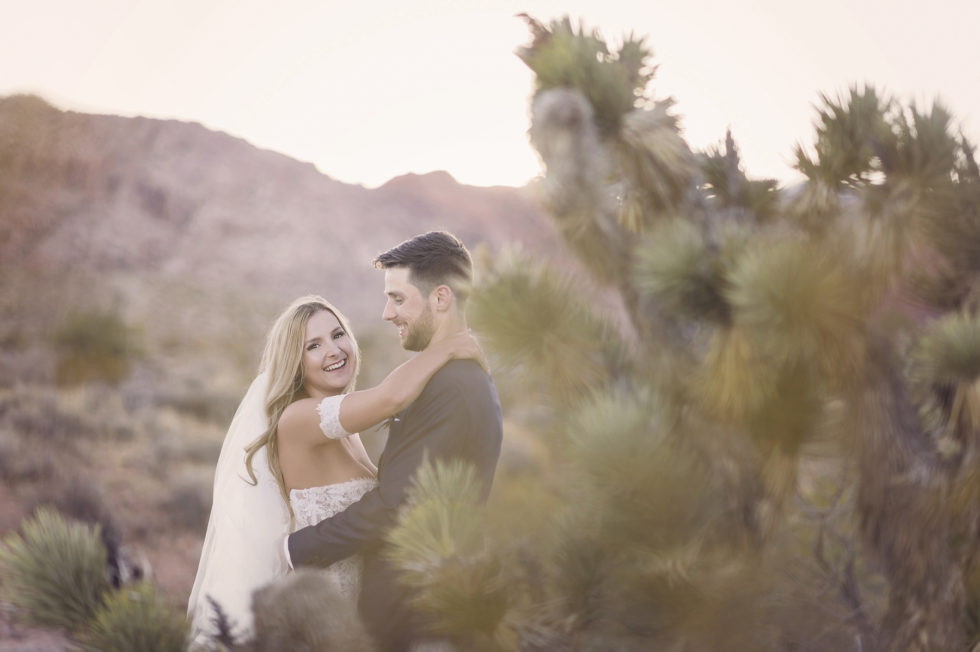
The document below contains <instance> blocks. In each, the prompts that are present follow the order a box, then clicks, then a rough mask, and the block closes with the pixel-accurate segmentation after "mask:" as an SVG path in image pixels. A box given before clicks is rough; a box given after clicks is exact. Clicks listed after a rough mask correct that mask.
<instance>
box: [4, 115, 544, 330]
mask: <svg viewBox="0 0 980 652" xmlns="http://www.w3.org/2000/svg"><path fill="white" fill-rule="evenodd" d="M431 229H447V230H450V231H452V232H454V233H456V234H457V235H459V236H460V237H461V238H462V239H463V240H464V241H465V242H466V243H467V245H468V246H469V247H470V248H471V250H474V249H479V248H480V247H481V245H482V246H486V247H487V248H489V250H490V251H497V250H499V248H500V247H502V246H503V245H505V244H506V243H509V242H519V243H521V244H522V245H523V246H524V247H525V248H527V249H528V250H530V251H534V252H539V253H542V254H548V253H553V252H555V251H556V250H557V245H556V238H555V235H554V232H553V230H552V228H551V225H550V224H549V222H548V219H547V217H546V216H545V214H544V213H543V211H542V209H541V208H540V207H539V205H538V204H537V203H536V201H535V200H534V198H533V196H532V193H531V191H530V190H528V189H526V188H524V189H519V188H508V187H491V188H482V187H474V186H466V185H461V184H459V183H457V182H456V181H455V180H454V179H453V178H452V177H451V176H450V175H449V174H448V173H445V172H433V173H431V174H425V175H414V174H409V175H405V176H401V177H397V178H395V179H392V180H390V181H389V182H388V183H386V184H385V185H383V186H381V187H380V188H377V189H368V188H364V187H362V186H359V185H351V184H346V183H341V182H339V181H336V180H334V179H331V178H330V177H328V176H326V175H324V174H322V173H320V172H319V171H317V169H316V168H315V167H314V166H313V165H312V164H309V163H303V162H300V161H297V160H294V159H291V158H289V157H286V156H284V155H282V154H278V153H275V152H272V151H268V150H262V149H259V148H257V147H254V146H252V145H251V144H249V143H248V142H246V141H244V140H242V139H240V138H235V137H232V136H230V135H227V134H224V133H220V132H216V131H212V130H209V129H207V128H205V127H203V126H201V125H199V124H194V123H186V122H178V121H173V120H156V119H149V118H124V117H118V116H108V115H90V114H83V113H77V112H71V111H61V110H59V109H57V108H55V107H52V106H51V105H49V104H47V103H46V102H45V101H43V100H42V99H40V98H37V97H34V96H11V97H7V98H0V260H2V265H3V266H11V265H13V266H17V267H19V268H22V269H23V268H36V269H43V270H46V271H48V272H50V271H55V272H58V271H63V272H64V273H71V272H73V271H80V270H84V271H86V272H91V273H97V274H100V275H108V276H118V275H127V274H135V275H140V276H147V275H149V276H151V277H157V278H167V279H170V280H175V281H176V280H180V279H186V281H187V282H188V283H193V284H195V285H199V286H205V287H217V286H221V287H225V288H230V289H237V290H242V291H249V292H261V293H268V294H275V295H278V296H281V297H283V300H284V301H285V300H288V299H289V298H292V297H293V296H296V295H299V294H302V293H306V292H316V293H320V294H323V295H325V296H327V297H328V298H331V299H332V300H333V301H335V302H336V303H338V305H341V306H343V308H344V309H345V310H346V311H348V312H349V313H351V316H352V317H355V318H362V317H364V316H365V315H367V314H370V315H371V316H374V313H375V312H376V311H377V309H378V305H379V303H378V302H379V299H380V296H379V293H380V285H379V283H380V279H379V278H378V276H377V274H376V272H374V270H372V269H371V265H370V260H371V259H372V258H373V256H374V255H375V254H377V253H378V252H379V251H382V250H384V249H386V248H387V247H389V246H391V245H393V244H396V243H398V242H400V241H401V240H403V239H405V238H407V237H409V236H411V235H413V234H415V233H419V232H422V231H427V230H431Z"/></svg>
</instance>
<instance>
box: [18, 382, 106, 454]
mask: <svg viewBox="0 0 980 652" xmlns="http://www.w3.org/2000/svg"><path fill="white" fill-rule="evenodd" d="M0 426H5V427H6V428H8V429H9V430H11V431H13V432H15V433H16V434H18V435H19V436H20V437H21V438H23V439H31V440H34V441H40V442H42V443H44V444H45V445H51V444H58V445H59V446H60V445H64V444H68V445H70V444H71V443H72V442H74V441H76V440H77V439H78V438H79V436H81V437H88V436H90V435H92V434H94V433H95V432H96V430H97V429H96V426H95V424H93V423H92V421H91V419H90V418H89V416H88V415H87V414H86V412H85V411H83V410H77V409H72V407H71V406H70V405H67V404H66V402H65V401H64V400H63V396H62V395H61V394H60V393H59V392H58V391H57V390H55V389H52V388H49V387H43V386H39V385H17V386H16V387H14V388H12V389H9V390H3V391H0Z"/></svg>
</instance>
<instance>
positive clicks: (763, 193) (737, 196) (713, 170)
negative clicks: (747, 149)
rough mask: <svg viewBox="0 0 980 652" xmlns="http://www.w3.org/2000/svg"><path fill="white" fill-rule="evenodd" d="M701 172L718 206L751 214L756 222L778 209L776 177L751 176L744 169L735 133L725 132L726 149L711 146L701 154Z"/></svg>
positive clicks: (733, 212) (738, 215) (709, 192)
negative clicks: (761, 178)
mask: <svg viewBox="0 0 980 652" xmlns="http://www.w3.org/2000/svg"><path fill="white" fill-rule="evenodd" d="M701 172H702V174H703V175H704V188H705V190H706V191H707V194H708V197H709V198H711V199H712V200H714V201H715V202H716V204H717V206H718V208H719V209H722V210H723V211H730V212H731V213H732V215H733V217H736V218H740V217H742V215H743V214H745V213H748V214H749V215H751V216H752V218H753V219H754V220H755V221H762V220H766V219H769V218H771V217H772V216H773V215H774V214H775V211H776V210H777V208H778V199H779V193H778V192H777V191H776V187H777V183H776V181H775V180H774V179H763V180H755V179H749V178H748V176H747V175H746V174H745V171H744V170H743V169H742V164H741V159H740V157H739V155H738V147H737V146H736V145H735V139H734V138H732V132H731V131H730V130H729V131H728V132H727V133H726V134H725V148H724V151H722V150H721V149H720V148H709V149H708V151H707V152H705V153H704V154H703V155H702V157H701Z"/></svg>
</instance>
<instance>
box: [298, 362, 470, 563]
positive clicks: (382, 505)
mask: <svg viewBox="0 0 980 652" xmlns="http://www.w3.org/2000/svg"><path fill="white" fill-rule="evenodd" d="M463 393H464V390H463V389H461V388H460V387H459V386H458V385H457V384H455V383H453V382H451V380H450V379H449V378H447V377H445V375H444V374H441V373H440V374H437V375H436V377H435V378H433V380H432V382H430V383H429V386H428V387H426V390H425V391H424V392H423V394H422V396H420V397H419V399H418V401H416V403H415V404H414V405H413V406H412V408H411V412H412V423H413V424H414V426H413V429H412V431H411V432H406V431H402V432H400V433H399V441H396V442H391V446H388V447H386V452H385V457H384V468H383V470H382V473H381V478H380V484H379V486H378V487H376V488H375V489H372V490H371V491H369V492H367V493H366V494H364V496H363V497H362V498H361V499H360V500H359V501H357V502H355V503H353V504H351V505H350V506H349V507H347V509H345V510H344V511H342V512H339V513H338V514H335V515H334V516H332V517H330V518H328V519H325V520H323V521H320V522H319V523H317V524H316V525H311V526H308V527H305V528H302V529H299V530H297V531H296V532H293V533H292V534H291V535H290V536H289V537H288V539H287V543H286V546H287V549H288V552H289V559H290V561H291V562H292V565H293V567H294V568H298V567H300V566H310V565H312V566H329V565H330V564H332V563H334V562H335V561H338V560H340V559H344V558H345V557H349V556H350V555H352V554H355V553H357V552H360V551H362V550H364V549H366V548H369V547H371V546H374V545H376V544H378V543H379V542H380V541H381V540H382V538H383V537H384V535H385V533H386V532H387V531H388V530H389V529H390V528H391V527H392V526H393V525H394V524H395V522H396V520H397V516H398V509H399V507H401V505H402V503H403V502H404V500H405V495H406V494H407V492H408V489H409V487H410V486H411V482H412V477H413V476H414V475H415V472H416V471H417V470H418V468H419V467H420V466H421V465H422V462H423V460H424V458H425V455H426V453H428V455H429V457H430V458H432V459H436V458H444V457H466V456H467V455H466V450H467V448H468V447H467V440H468V432H469V427H470V423H469V422H470V415H469V411H468V410H467V406H466V401H465V400H464V396H463Z"/></svg>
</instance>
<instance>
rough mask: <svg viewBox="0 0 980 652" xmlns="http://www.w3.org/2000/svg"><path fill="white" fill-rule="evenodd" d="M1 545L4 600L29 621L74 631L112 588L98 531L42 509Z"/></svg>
mask: <svg viewBox="0 0 980 652" xmlns="http://www.w3.org/2000/svg"><path fill="white" fill-rule="evenodd" d="M22 530H23V535H20V534H17V533H12V534H10V535H8V536H7V537H5V538H4V540H3V543H2V544H0V569H2V570H3V585H2V587H0V589H2V592H3V596H4V600H6V601H7V602H9V603H10V604H11V605H13V606H14V608H15V609H16V610H17V615H18V616H19V617H21V618H22V619H24V620H26V621H27V622H30V623H34V624H38V625H42V626H49V627H59V628H62V629H65V630H68V631H74V630H76V629H78V628H79V627H80V626H81V625H83V624H84V623H85V622H86V621H88V620H89V619H90V618H92V616H94V615H95V613H96V610H97V609H98V608H99V606H100V605H101V603H102V599H103V597H104V595H105V593H106V591H107V590H108V589H109V581H108V579H107V576H106V563H107V553H106V548H105V545H103V543H102V535H101V531H100V528H99V527H98V526H94V527H93V526H90V525H85V524H82V523H77V522H71V521H67V520H65V519H64V517H62V516H61V514H59V513H58V512H57V511H55V510H53V509H50V508H41V509H39V510H37V512H36V513H35V515H34V516H33V517H32V518H30V519H28V520H27V521H25V522H24V524H23V526H22Z"/></svg>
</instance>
